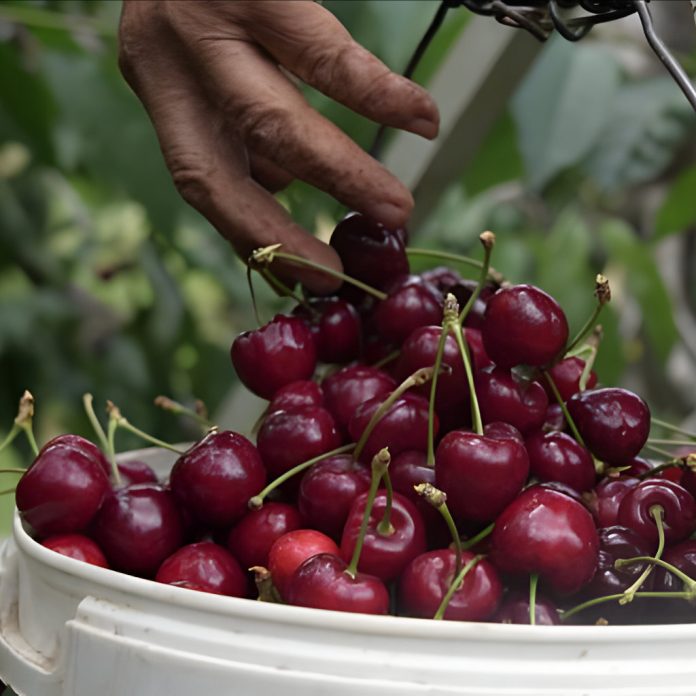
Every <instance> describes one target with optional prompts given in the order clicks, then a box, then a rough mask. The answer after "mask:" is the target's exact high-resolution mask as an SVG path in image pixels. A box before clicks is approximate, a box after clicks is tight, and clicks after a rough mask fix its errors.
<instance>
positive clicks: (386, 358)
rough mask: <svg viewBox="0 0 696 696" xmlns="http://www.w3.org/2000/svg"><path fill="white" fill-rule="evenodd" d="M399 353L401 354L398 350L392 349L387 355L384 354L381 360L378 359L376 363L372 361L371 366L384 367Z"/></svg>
mask: <svg viewBox="0 0 696 696" xmlns="http://www.w3.org/2000/svg"><path fill="white" fill-rule="evenodd" d="M400 355H401V351H400V350H393V351H392V352H391V353H389V354H388V355H385V356H384V357H383V358H382V359H381V360H378V361H377V362H376V363H374V364H373V365H372V367H376V368H380V367H384V366H385V365H388V364H389V363H390V362H393V361H394V360H396V359H397V358H398V357H399V356H400Z"/></svg>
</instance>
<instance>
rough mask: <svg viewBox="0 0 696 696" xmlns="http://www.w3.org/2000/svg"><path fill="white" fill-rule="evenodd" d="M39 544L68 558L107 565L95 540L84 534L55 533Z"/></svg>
mask: <svg viewBox="0 0 696 696" xmlns="http://www.w3.org/2000/svg"><path fill="white" fill-rule="evenodd" d="M41 545H42V546H45V547H46V548H47V549H51V551H55V552H56V553H59V554H61V555H63V556H68V558H74V559H75V560H76V561H82V562H83V563H91V564H92V565H95V566H99V567H100V568H108V567H109V563H108V561H107V560H106V557H105V556H104V554H103V553H102V550H101V549H100V548H99V546H98V545H97V544H96V542H94V541H93V540H92V539H90V538H89V537H87V536H84V534H57V535H55V536H51V537H48V538H47V539H44V540H43V541H42V542H41Z"/></svg>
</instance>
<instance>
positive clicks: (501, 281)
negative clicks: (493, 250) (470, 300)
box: [406, 247, 507, 285]
mask: <svg viewBox="0 0 696 696" xmlns="http://www.w3.org/2000/svg"><path fill="white" fill-rule="evenodd" d="M406 254H407V255H408V256H423V257H425V258H430V259H438V260H440V261H455V262H456V263H462V264H464V265H465V266H471V267H472V268H481V267H482V266H483V263H482V262H481V261H479V260H478V259H472V258H471V257H470V256H462V255H461V254H454V253H452V252H449V251H435V250H434V249H418V248H416V247H406ZM488 277H489V278H490V279H491V280H492V281H493V282H494V283H496V284H497V285H505V284H506V283H507V280H506V279H505V276H504V275H503V274H502V273H500V272H498V271H496V270H495V268H491V267H489V269H488Z"/></svg>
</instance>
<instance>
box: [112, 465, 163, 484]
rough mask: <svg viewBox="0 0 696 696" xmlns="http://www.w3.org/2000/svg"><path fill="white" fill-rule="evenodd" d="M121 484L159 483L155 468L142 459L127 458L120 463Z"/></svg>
mask: <svg viewBox="0 0 696 696" xmlns="http://www.w3.org/2000/svg"><path fill="white" fill-rule="evenodd" d="M118 471H119V474H121V485H123V486H132V485H133V484H135V483H157V480H158V479H157V474H156V473H155V470H154V469H153V468H152V467H151V466H150V465H149V464H147V463H145V462H143V461H141V460H140V459H127V460H126V461H120V462H119V463H118Z"/></svg>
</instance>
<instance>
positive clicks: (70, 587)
mask: <svg viewBox="0 0 696 696" xmlns="http://www.w3.org/2000/svg"><path fill="white" fill-rule="evenodd" d="M129 456H130V457H138V458H141V459H142V458H145V459H146V460H147V461H148V462H149V463H150V464H153V465H155V467H156V468H159V469H160V470H162V467H166V466H167V465H169V464H170V463H171V455H170V454H166V453H163V452H162V451H161V450H145V451H141V452H134V453H131V454H130V455H129ZM695 656H696V624H686V625H676V626H675V625H669V626H643V627H641V626H630V627H628V626H603V627H601V626H588V627H573V626H555V627H545V626H538V627H536V626H511V625H500V624H485V623H457V622H436V621H427V620H418V619H404V618H395V617H372V616H364V615H354V614H342V613H338V612H326V611H318V610H312V609H303V608H298V607H289V606H280V605H271V604H265V603H261V602H254V601H250V600H243V599H234V598H228V597H219V596H215V595H209V594H205V593H198V592H194V591H190V590H185V589H181V588H177V587H171V586H167V585H160V584H157V583H155V582H150V581H147V580H142V579H139V578H134V577H130V576H127V575H122V574H119V573H116V572H113V571H109V570H105V569H102V568H97V567H94V566H90V565H87V564H84V563H80V562H78V561H74V560H72V559H69V558H66V557H63V556H60V555H59V554H56V553H53V552H51V551H49V550H47V549H45V548H43V547H42V546H41V545H40V544H38V543H36V542H35V541H33V540H32V539H31V538H30V537H29V536H28V535H27V534H26V532H25V531H24V529H23V527H22V524H21V522H20V520H19V518H18V517H16V518H15V524H14V535H13V538H12V539H11V540H7V541H6V542H5V543H4V546H3V547H2V549H1V550H0V676H1V677H2V678H3V679H4V680H5V681H7V682H8V683H9V684H11V685H12V686H13V688H14V689H15V690H16V691H17V692H18V693H19V694H22V695H26V696H59V695H60V696H109V695H116V694H119V695H121V694H134V695H135V696H192V694H205V695H210V696H224V695H226V694H244V695H245V696H246V695H250V696H270V695H271V694H272V695H273V696H300V695H301V696H325V695H326V694H331V696H403V695H409V694H423V695H425V694H428V695H429V696H436V695H438V696H439V695H443V696H444V695H445V694H448V695H449V694H466V695H476V696H484V695H485V696H494V695H495V696H498V695H500V696H508V695H515V696H522V695H528V696H532V695H533V696H539V695H548V694H564V695H568V696H581V695H588V694H592V695H597V696H598V695H602V694H612V695H619V694H621V695H623V696H642V695H645V696H648V695H649V696H670V695H673V694H682V695H684V694H689V695H690V696H693V695H694V694H696V657H695Z"/></svg>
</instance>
